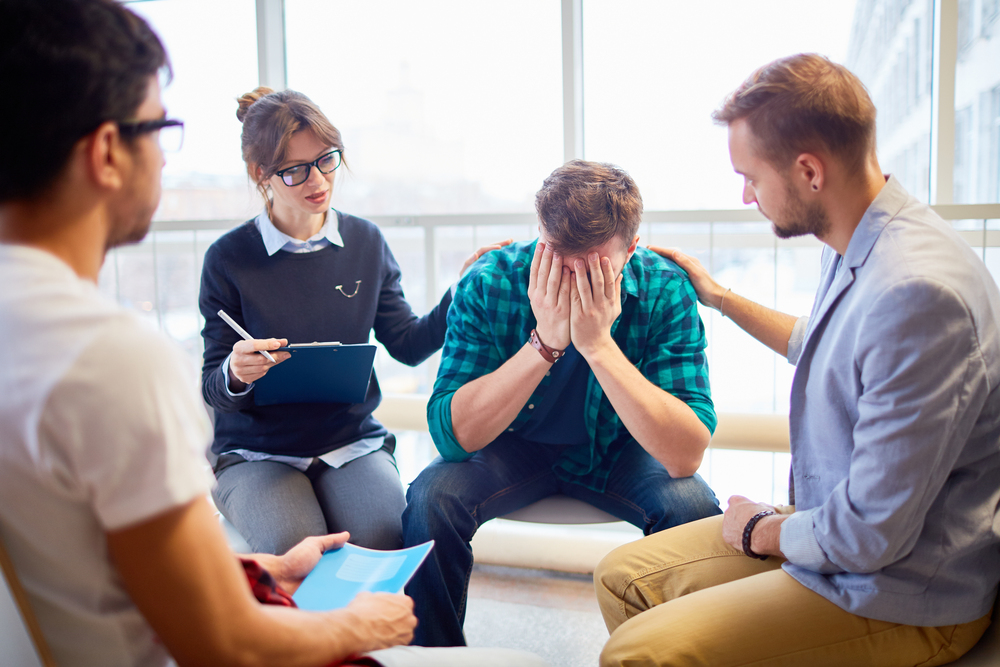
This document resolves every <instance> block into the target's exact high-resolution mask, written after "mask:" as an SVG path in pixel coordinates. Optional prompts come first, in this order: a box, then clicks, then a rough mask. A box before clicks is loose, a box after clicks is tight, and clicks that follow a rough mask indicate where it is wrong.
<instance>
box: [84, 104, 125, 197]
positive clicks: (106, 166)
mask: <svg viewBox="0 0 1000 667" xmlns="http://www.w3.org/2000/svg"><path fill="white" fill-rule="evenodd" d="M81 141H82V142H83V143H82V146H81V148H82V151H83V154H84V162H85V164H86V167H87V175H88V176H89V177H90V179H91V180H92V181H93V183H94V184H95V185H96V186H97V187H99V188H101V189H104V190H120V189H121V188H122V186H123V185H124V183H125V176H124V173H123V169H124V168H125V166H126V161H127V160H128V156H127V153H128V147H127V146H125V145H124V143H123V141H122V137H121V134H119V132H118V126H117V125H116V124H115V123H113V122H110V121H108V122H106V123H101V125H100V126H99V127H98V128H97V129H96V130H94V131H93V132H91V133H90V134H89V135H87V136H86V137H84V138H83V139H82V140H81Z"/></svg>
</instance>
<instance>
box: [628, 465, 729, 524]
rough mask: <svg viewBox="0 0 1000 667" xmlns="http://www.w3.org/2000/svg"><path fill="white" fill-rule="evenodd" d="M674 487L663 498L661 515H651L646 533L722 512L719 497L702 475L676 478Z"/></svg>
mask: <svg viewBox="0 0 1000 667" xmlns="http://www.w3.org/2000/svg"><path fill="white" fill-rule="evenodd" d="M673 487H674V488H672V489H671V490H670V493H668V494H666V495H665V496H664V497H663V499H662V503H661V505H660V508H661V509H660V511H659V516H653V517H650V518H651V519H652V521H650V522H649V523H648V524H647V525H646V527H645V533H646V535H652V534H653V533H658V532H660V531H661V530H666V529H667V528H673V527H675V526H680V525H682V524H685V523H690V522H692V521H698V520H699V519H707V518H708V517H711V516H716V515H718V514H722V509H721V508H720V507H719V499H718V498H716V497H715V493H714V492H713V491H712V489H711V487H709V486H708V484H706V483H705V482H704V480H702V479H701V478H700V477H698V476H694V477H687V478H685V479H679V480H674V482H673Z"/></svg>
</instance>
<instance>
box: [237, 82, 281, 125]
mask: <svg viewBox="0 0 1000 667" xmlns="http://www.w3.org/2000/svg"><path fill="white" fill-rule="evenodd" d="M273 92H274V90H273V89H271V88H268V87H267V86H258V87H257V88H254V89H253V90H252V91H251V92H249V93H244V94H243V95H241V96H240V97H237V98H236V103H237V104H239V107H238V108H237V109H236V118H238V119H239V121H240V122H241V123H242V122H243V119H244V118H246V117H247V111H249V109H250V107H251V106H253V103H254V102H256V101H257V100H259V99H260V98H262V97H264V96H265V95H270V94H271V93H273Z"/></svg>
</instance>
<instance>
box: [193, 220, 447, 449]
mask: <svg viewBox="0 0 1000 667" xmlns="http://www.w3.org/2000/svg"><path fill="white" fill-rule="evenodd" d="M337 215H338V218H339V229H340V235H341V237H342V238H343V241H344V247H342V248H341V247H339V246H335V245H330V246H327V247H325V248H323V249H322V250H318V251H316V252H311V253H302V254H297V253H290V252H284V251H278V252H276V253H275V254H274V255H272V256H268V254H267V251H266V250H265V249H264V241H263V240H262V239H261V236H260V232H259V231H258V229H257V226H256V225H255V224H254V222H253V220H250V221H248V222H246V223H244V224H242V225H240V226H239V227H237V228H235V229H233V230H232V231H230V232H228V233H227V234H225V235H224V236H222V237H221V238H220V239H219V240H218V241H216V242H215V243H213V244H212V246H211V247H210V248H209V249H208V252H206V253H205V264H204V268H203V269H202V274H201V294H200V296H199V299H198V302H199V306H200V308H201V314H202V315H203V316H204V317H205V328H204V329H203V330H202V336H203V337H204V339H205V364H204V366H203V367H202V392H203V394H204V396H205V400H206V401H207V402H208V404H209V405H211V406H212V407H213V408H215V411H216V414H215V441H214V442H213V444H212V451H213V452H215V453H216V454H221V453H223V452H225V451H228V450H231V449H250V450H254V451H259V452H266V453H268V454H283V455H286V456H319V455H321V454H325V453H327V452H329V451H332V450H334V449H337V448H338V447H343V446H344V445H347V444H350V443H352V442H354V441H356V440H358V439H360V438H367V437H372V436H377V435H384V434H385V433H386V430H385V427H384V426H382V425H381V424H379V423H378V422H377V421H376V420H375V419H374V417H372V414H371V413H372V411H373V410H374V409H375V408H376V407H378V404H379V402H380V401H381V400H382V394H381V392H380V391H379V386H378V380H377V379H376V378H375V376H374V374H373V375H372V381H371V384H370V385H369V387H368V396H367V397H366V398H365V402H364V403H357V404H348V403H325V404H321V403H291V404H285V405H267V406H257V405H254V398H253V390H251V391H250V392H249V393H247V394H246V395H245V396H231V395H230V394H229V393H228V392H227V391H226V382H227V378H226V377H225V376H224V375H223V373H222V364H223V362H224V361H225V360H226V357H227V356H228V355H229V353H230V352H232V350H233V344H234V343H236V341H238V340H240V337H239V335H238V334H237V333H236V332H235V331H233V330H232V329H231V328H230V327H229V325H227V324H226V323H225V322H224V321H223V320H222V318H220V317H219V316H218V315H217V313H218V312H219V310H220V309H221V310H225V311H226V312H227V313H228V314H229V315H230V316H232V318H233V319H234V320H236V321H237V322H238V323H240V325H241V326H242V327H243V328H244V329H246V330H247V331H248V332H250V334H251V335H253V336H254V337H256V338H287V339H288V342H289V343H310V342H313V341H332V340H335V341H340V342H341V343H367V342H368V341H369V334H370V333H371V331H372V329H374V330H375V337H376V338H377V339H378V340H379V342H381V343H382V344H383V345H384V346H385V347H386V349H387V350H388V351H389V354H391V355H392V356H393V357H394V358H396V359H398V360H399V361H401V362H403V363H405V364H409V365H411V366H415V365H416V364H418V363H420V362H421V361H423V360H424V359H426V358H427V357H429V356H430V355H431V354H433V353H434V352H435V351H436V350H438V349H439V348H440V347H441V344H442V343H443V342H444V333H445V326H446V315H447V312H448V306H449V305H450V304H451V291H450V290H449V291H448V292H446V293H445V295H444V297H443V298H442V299H441V303H439V304H438V305H437V306H435V308H434V309H433V310H432V311H431V312H430V313H428V314H427V315H425V316H424V317H419V318H418V317H417V316H416V315H415V314H414V313H413V310H412V309H411V308H410V304H408V303H407V302H406V299H405V298H404V296H403V290H402V288H401V286H400V284H399V279H400V271H399V265H398V264H396V260H395V258H394V257H393V256H392V252H391V251H390V250H389V246H388V245H386V242H385V239H384V238H383V236H382V233H381V231H379V229H378V227H376V226H375V225H374V224H372V223H371V222H369V221H367V220H362V219H361V218H356V217H354V216H352V215H346V214H344V213H338V214H337ZM358 281H360V283H359V282H358ZM338 285H342V286H343V287H342V289H341V290H338V289H337V288H336V286H338ZM355 286H357V293H356V294H355V295H354V296H352V297H351V298H348V297H347V296H346V295H350V294H352V293H353V292H354V289H355Z"/></svg>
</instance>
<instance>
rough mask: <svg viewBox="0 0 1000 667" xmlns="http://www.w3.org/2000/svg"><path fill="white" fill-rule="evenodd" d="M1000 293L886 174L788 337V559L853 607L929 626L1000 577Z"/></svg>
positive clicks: (977, 603)
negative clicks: (791, 504) (791, 503)
mask: <svg viewBox="0 0 1000 667" xmlns="http://www.w3.org/2000/svg"><path fill="white" fill-rule="evenodd" d="M998 316H1000V292H998V290H997V286H996V283H995V282H994V280H993V278H992V277H991V276H990V273H989V272H988V271H987V269H986V266H985V265H984V264H983V261H982V259H980V257H979V256H977V255H976V254H975V253H974V252H973V251H972V249H971V248H969V246H968V245H967V244H966V243H965V241H963V240H962V239H961V237H959V236H958V234H957V233H956V232H955V231H954V230H953V229H952V228H951V226H950V225H949V224H947V223H946V222H944V221H943V220H941V218H940V217H938V216H937V214H935V213H934V212H933V211H931V210H930V209H929V208H928V207H927V206H926V205H924V204H922V203H920V202H919V201H917V200H916V199H914V198H913V197H911V196H909V195H908V194H907V193H906V191H905V190H904V189H903V188H902V186H900V184H899V182H898V181H897V180H896V179H895V178H892V177H890V178H889V179H888V181H887V183H886V185H885V187H884V188H883V189H882V191H881V192H880V193H879V195H878V197H876V199H875V201H874V202H873V203H872V205H871V206H870V207H869V209H868V211H867V212H866V213H865V216H864V217H863V218H862V220H861V223H860V225H859V226H858V228H857V230H856V231H855V232H854V235H853V237H852V238H851V242H850V244H849V246H848V248H847V252H846V254H845V255H844V256H843V257H841V256H840V255H838V254H836V253H835V252H833V251H832V250H831V249H830V248H826V249H825V250H824V254H823V273H822V278H821V281H820V287H819V290H818V291H817V294H816V301H815V304H814V305H813V311H812V314H811V315H810V316H809V318H802V319H801V320H800V321H799V322H798V323H797V324H796V327H795V331H794V332H793V334H792V338H791V340H790V341H789V352H788V358H789V361H790V362H791V363H793V364H795V365H796V369H795V379H794V381H793V383H792V395H791V414H790V428H791V449H792V476H793V481H794V488H795V500H796V510H797V511H796V513H795V514H794V515H792V516H791V517H790V518H789V519H788V520H787V521H785V523H784V524H783V525H782V529H781V549H782V551H783V553H784V554H785V555H786V556H787V558H788V561H787V562H786V563H784V565H783V567H784V569H785V571H787V572H788V573H789V574H790V575H791V576H793V577H794V578H795V579H796V580H798V581H799V582H801V583H802V584H803V585H805V586H806V587H808V588H810V589H811V590H813V591H815V592H817V593H819V594H820V595H822V596H823V597H825V598H827V599H828V600H830V601H832V602H834V603H835V604H837V605H838V606H840V607H841V608H843V609H846V610H848V611H850V612H853V613H856V614H859V615H861V616H865V617H868V618H874V619H879V620H885V621H890V622H896V623H905V624H909V625H923V626H941V625H951V624H954V623H962V622H966V621H971V620H974V619H976V618H979V617H980V616H983V615H984V614H986V612H987V611H989V609H990V606H991V605H992V603H993V600H994V599H995V597H996V593H997V581H998V580H1000V514H998V505H1000V391H997V387H998V384H1000V333H998V330H997V321H998Z"/></svg>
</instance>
